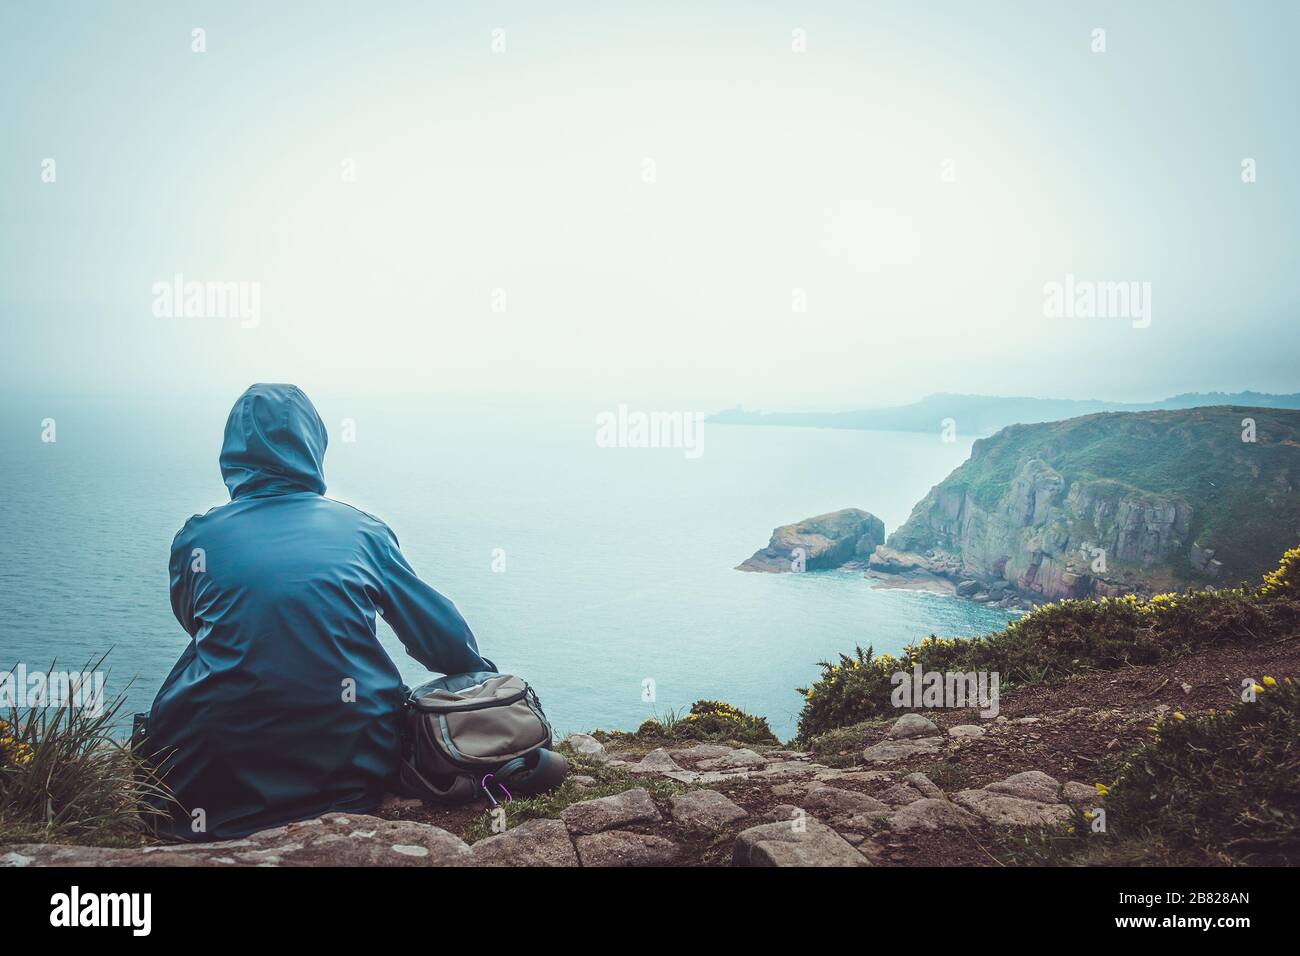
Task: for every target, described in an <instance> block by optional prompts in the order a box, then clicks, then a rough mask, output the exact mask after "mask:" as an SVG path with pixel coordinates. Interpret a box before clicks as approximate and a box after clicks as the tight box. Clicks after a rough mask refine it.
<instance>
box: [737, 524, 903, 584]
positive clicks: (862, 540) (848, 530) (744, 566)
mask: <svg viewBox="0 0 1300 956" xmlns="http://www.w3.org/2000/svg"><path fill="white" fill-rule="evenodd" d="M884 541H885V524H884V522H883V521H881V520H880V519H879V518H877V517H876V516H875V515H873V514H871V513H870V512H867V511H861V510H859V509H857V508H845V509H843V510H841V511H832V512H830V513H829V514H824V515H818V516H817V517H815V518H805V519H804V520H803V521H799V522H796V523H795V524H787V525H782V526H781V527H779V528H776V529H775V530H773V531H772V537H771V539H770V540H769V541H768V543H767V547H766V548H760V549H759V550H758V551H755V552H754V554H753V556H752V557H750V558H748V559H746V560H745V561H743V562H741V563H740V564H739V565H738V566H737V568H736V570H738V571H767V572H770V573H782V572H787V571H820V570H826V569H828V568H838V567H843V566H844V565H846V564H849V563H852V562H855V561H856V562H862V563H865V562H866V560H867V558H869V557H870V555H871V553H872V552H873V551H875V549H876V547H877V546H878V545H881V544H883V543H884Z"/></svg>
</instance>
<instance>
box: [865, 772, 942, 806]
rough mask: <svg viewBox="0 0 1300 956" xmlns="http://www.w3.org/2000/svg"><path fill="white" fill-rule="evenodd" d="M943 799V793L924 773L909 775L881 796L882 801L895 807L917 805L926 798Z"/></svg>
mask: <svg viewBox="0 0 1300 956" xmlns="http://www.w3.org/2000/svg"><path fill="white" fill-rule="evenodd" d="M927 797H929V798H931V799H935V800H942V799H943V791H942V790H940V789H939V788H938V787H937V786H935V785H934V783H933V782H932V781H931V780H930V778H929V777H927V776H926V775H925V774H923V773H909V774H908V775H907V776H906V777H904V778H903V780H902V782H901V783H898V784H896V785H894V786H892V787H890V788H889V789H888V790H886V791H885V792H884V793H882V794H881V795H880V799H881V800H883V801H884V802H885V803H888V804H891V805H893V806H903V805H905V804H908V803H915V802H916V801H917V800H922V799H925V798H927Z"/></svg>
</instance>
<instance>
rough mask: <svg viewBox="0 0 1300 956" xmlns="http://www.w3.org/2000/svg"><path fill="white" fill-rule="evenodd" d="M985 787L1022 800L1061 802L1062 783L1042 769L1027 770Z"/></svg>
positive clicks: (993, 791)
mask: <svg viewBox="0 0 1300 956" xmlns="http://www.w3.org/2000/svg"><path fill="white" fill-rule="evenodd" d="M983 789H985V790H988V791H990V792H992V793H1005V794H1006V795H1007V796H1009V797H1019V798H1020V799H1022V800H1037V801H1038V802H1039V803H1060V801H1061V784H1060V782H1059V781H1058V780H1057V779H1056V778H1055V777H1053V776H1050V775H1049V774H1045V773H1043V771H1041V770H1026V771H1025V772H1024V773H1017V774H1014V775H1012V776H1010V777H1007V779H1005V780H999V781H998V782H997V783H990V784H989V785H988V786H986V787H984V788H983Z"/></svg>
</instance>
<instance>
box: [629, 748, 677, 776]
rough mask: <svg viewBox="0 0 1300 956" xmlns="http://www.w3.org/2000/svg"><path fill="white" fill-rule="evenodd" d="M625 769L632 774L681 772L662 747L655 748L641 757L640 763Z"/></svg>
mask: <svg viewBox="0 0 1300 956" xmlns="http://www.w3.org/2000/svg"><path fill="white" fill-rule="evenodd" d="M627 769H628V770H629V771H631V772H632V773H681V771H682V768H681V767H679V766H677V761H675V760H673V758H672V757H670V756H669V755H668V751H667V750H664V748H663V747H656V748H655V749H654V750H652V751H650V752H649V753H648V754H646V755H645V756H644V757H642V758H641V762H640V763H635V764H633V765H632V766H630V767H628V768H627Z"/></svg>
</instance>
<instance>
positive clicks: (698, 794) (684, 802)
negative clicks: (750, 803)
mask: <svg viewBox="0 0 1300 956" xmlns="http://www.w3.org/2000/svg"><path fill="white" fill-rule="evenodd" d="M670 802H671V803H672V815H673V819H674V820H675V821H676V822H677V823H679V824H682V825H683V826H693V827H702V828H704V829H708V830H720V829H722V828H723V827H725V826H726V825H727V824H729V823H734V822H735V821H737V820H739V819H740V818H741V817H744V816H746V815H747V814H746V812H745V810H744V809H743V808H742V807H740V806H737V805H736V804H735V803H734V802H733V801H731V800H729V799H728V798H727V797H726V796H725V795H723V794H721V793H718V791H716V790H692V791H691V792H689V793H679V794H677V795H676V796H674V797H673V798H672V800H671V801H670Z"/></svg>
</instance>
